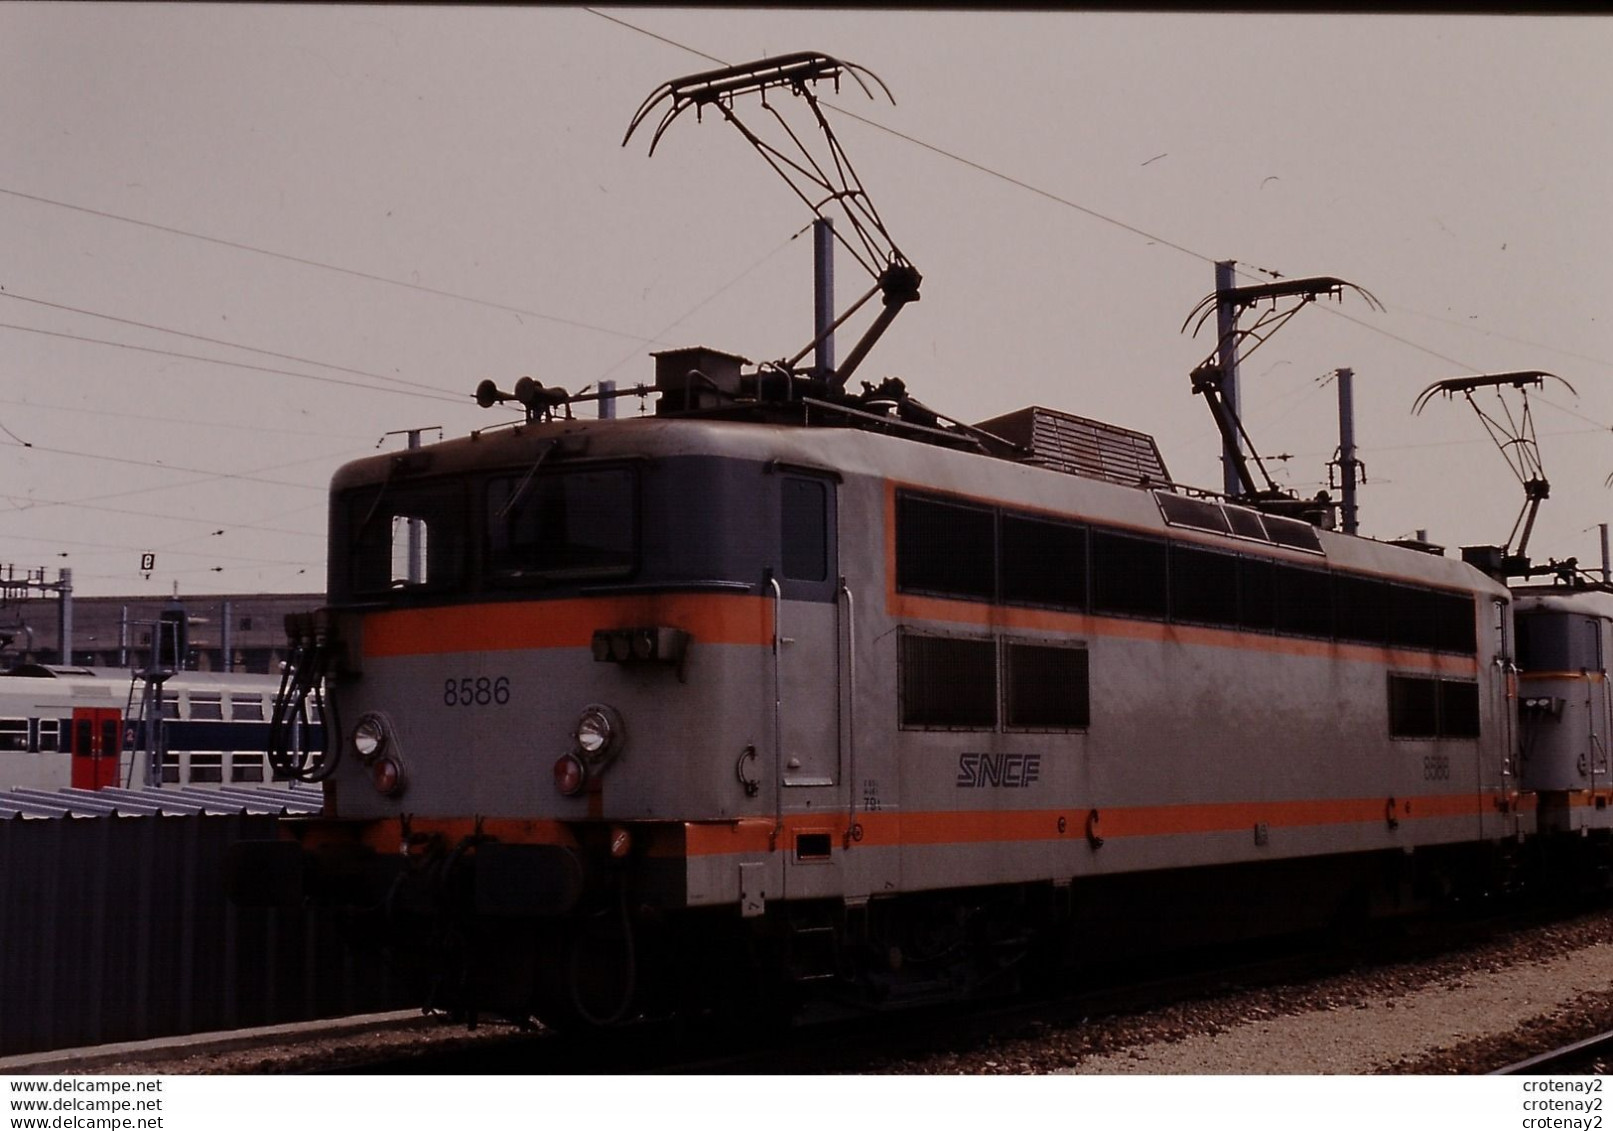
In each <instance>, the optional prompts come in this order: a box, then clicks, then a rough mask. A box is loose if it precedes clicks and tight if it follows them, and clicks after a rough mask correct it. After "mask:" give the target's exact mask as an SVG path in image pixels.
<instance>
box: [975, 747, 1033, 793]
mask: <svg viewBox="0 0 1613 1131" xmlns="http://www.w3.org/2000/svg"><path fill="white" fill-rule="evenodd" d="M1041 774H1042V756H1041V755H1040V754H959V755H958V788H959V789H984V788H986V787H987V786H1001V787H1003V788H1005V789H1023V788H1024V787H1025V786H1028V785H1030V784H1031V783H1032V782H1034V781H1035V780H1036V779H1037V778H1039V777H1041Z"/></svg>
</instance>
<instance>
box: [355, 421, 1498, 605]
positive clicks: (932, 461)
mask: <svg viewBox="0 0 1613 1131" xmlns="http://www.w3.org/2000/svg"><path fill="white" fill-rule="evenodd" d="M1137 435H1142V434H1141V433H1138V434H1137ZM686 455H706V456H717V457H727V458H734V459H751V460H757V461H764V462H765V461H776V462H779V463H784V464H790V465H793V466H798V467H803V468H818V469H822V470H825V471H831V472H834V473H836V474H840V475H845V476H848V477H849V476H872V477H877V478H880V479H886V480H892V481H895V482H897V483H900V484H903V485H906V486H912V487H915V488H918V489H922V490H933V491H937V492H943V493H950V494H957V495H961V496H966V497H970V498H975V499H979V500H981V501H983V502H997V503H1002V504H1007V505H1013V506H1020V507H1025V508H1027V509H1031V510H1044V511H1047V512H1049V513H1050V514H1060V513H1063V514H1071V513H1079V514H1081V515H1082V516H1083V517H1087V518H1090V519H1092V520H1095V521H1100V522H1107V523H1112V524H1116V525H1120V526H1124V527H1132V528H1135V529H1138V530H1140V531H1145V532H1155V533H1159V534H1164V533H1165V532H1166V530H1167V529H1169V530H1170V532H1171V534H1172V535H1173V536H1178V537H1182V538H1184V539H1186V540H1189V541H1196V542H1200V543H1202V544H1206V545H1211V546H1221V547H1224V548H1226V549H1229V550H1230V549H1241V550H1246V551H1247V550H1250V549H1253V548H1254V546H1252V545H1251V543H1250V542H1248V541H1246V540H1240V539H1235V538H1231V537H1227V536H1221V535H1216V534H1213V533H1208V532H1204V531H1197V530H1186V529H1181V528H1177V527H1168V526H1167V524H1166V523H1165V521H1164V520H1163V519H1162V517H1161V513H1160V507H1159V504H1158V503H1157V502H1156V501H1155V498H1154V493H1153V490H1151V489H1150V485H1148V484H1137V485H1122V484H1120V483H1117V482H1115V481H1113V480H1109V481H1104V480H1103V479H1102V478H1100V477H1093V476H1087V475H1082V474H1079V473H1071V472H1070V471H1069V469H1067V468H1057V467H1046V466H1037V465H1036V464H1033V463H1029V462H1023V461H1016V460H1012V459H1001V458H991V457H990V456H989V455H987V454H985V453H982V452H979V451H967V450H960V449H958V448H951V447H943V446H938V445H934V444H927V443H913V442H910V441H908V440H905V439H903V438H902V437H900V436H890V435H882V434H879V433H877V432H873V431H869V430H867V429H864V428H856V427H853V428H835V427H814V428H803V427H801V426H800V425H799V424H795V425H791V424H776V423H775V424H770V423H757V422H752V421H735V420H722V419H702V418H699V417H692V416H681V417H679V416H671V417H660V416H644V417H627V418H620V419H605V420H598V419H573V420H557V421H552V422H531V423H526V424H521V425H514V426H510V427H498V428H490V429H486V430H482V431H478V432H473V433H471V434H470V435H469V436H465V437H460V438H456V439H452V440H445V441H443V442H440V443H437V444H430V445H427V446H424V447H421V448H416V449H411V450H409V451H405V452H394V453H389V454H385V455H376V456H369V457H366V458H365V459H361V460H356V461H354V462H352V463H349V464H346V465H345V466H343V467H342V468H340V469H339V470H338V471H337V472H336V474H335V476H334V477H333V479H332V481H331V488H332V491H333V492H344V491H347V490H350V489H352V488H355V487H363V486H370V485H376V484H380V483H385V482H387V481H388V480H389V479H390V480H392V481H394V482H407V481H408V480H411V479H415V478H428V477H430V478H434V477H436V476H440V475H449V476H451V475H464V474H469V473H473V472H486V471H519V472H521V473H525V472H526V471H527V470H529V469H531V468H532V467H534V466H543V467H548V466H556V467H558V466H563V465H564V464H566V463H568V462H572V461H576V460H588V461H593V460H608V459H630V458H666V457H672V456H686ZM1161 466H1162V465H1161ZM1159 486H1164V487H1166V488H1167V489H1168V488H1169V485H1168V484H1164V485H1159ZM1316 539H1317V542H1318V544H1319V547H1320V551H1321V552H1320V553H1319V554H1318V553H1301V552H1299V551H1297V550H1291V549H1287V548H1285V547H1283V546H1281V545H1277V546H1272V545H1269V544H1260V545H1259V548H1260V549H1261V550H1263V551H1269V552H1271V553H1272V554H1273V555H1274V556H1278V557H1289V558H1292V559H1293V560H1297V561H1300V562H1301V563H1304V562H1305V561H1313V562H1315V563H1316V564H1318V565H1320V564H1322V562H1324V561H1326V562H1330V563H1332V564H1334V565H1338V566H1344V567H1349V568H1352V569H1355V570H1360V571H1365V572H1369V573H1375V574H1380V575H1383V576H1386V577H1398V578H1406V579H1415V580H1418V581H1423V582H1427V583H1431V584H1437V585H1445V586H1450V587H1453V588H1461V589H1469V590H1476V591H1484V592H1490V593H1493V594H1494V595H1496V596H1502V597H1505V596H1507V595H1508V590H1507V588H1506V587H1505V586H1503V585H1501V584H1500V583H1498V582H1495V581H1493V580H1492V579H1490V578H1489V577H1487V576H1485V575H1484V574H1483V573H1481V572H1480V571H1479V570H1477V569H1475V568H1473V567H1472V566H1470V565H1468V564H1466V563H1464V562H1462V561H1460V560H1457V559H1454V558H1448V557H1444V556H1442V555H1436V554H1429V553H1424V552H1421V551H1416V550H1410V549H1406V548H1403V547H1400V546H1395V545H1392V544H1389V543H1386V542H1379V541H1376V540H1373V539H1370V538H1363V537H1357V536H1354V535H1346V534H1342V533H1339V532H1336V531H1330V530H1323V529H1319V530H1317V531H1316Z"/></svg>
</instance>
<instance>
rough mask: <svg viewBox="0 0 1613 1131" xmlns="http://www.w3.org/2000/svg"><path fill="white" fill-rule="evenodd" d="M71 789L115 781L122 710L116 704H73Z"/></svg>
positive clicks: (92, 787)
mask: <svg viewBox="0 0 1613 1131" xmlns="http://www.w3.org/2000/svg"><path fill="white" fill-rule="evenodd" d="M72 754H73V788H74V789H101V788H104V787H105V786H109V785H117V784H118V763H119V762H120V761H121V760H122V755H123V713H122V712H121V711H119V710H118V709H117V708H116V707H74V708H73V731H72Z"/></svg>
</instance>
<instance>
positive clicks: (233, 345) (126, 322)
mask: <svg viewBox="0 0 1613 1131" xmlns="http://www.w3.org/2000/svg"><path fill="white" fill-rule="evenodd" d="M0 298H9V299H12V300H14V301H16V302H27V303H32V304H34V305H36V306H43V307H47V308H49V309H51V310H60V311H64V312H66V313H69V314H81V315H84V316H85V317H87V318H99V319H102V320H103V321H107V322H116V323H118V324H119V325H122V326H134V327H137V328H139V329H142V330H154V331H156V332H157V333H159V334H172V335H173V336H174V337H177V338H188V339H190V340H191V341H196V342H206V343H207V344H209V345H214V346H226V347H228V348H230V349H237V350H244V351H246V352H247V353H255V354H259V355H261V356H263V357H272V358H277V359H278V360H280V361H295V362H297V363H299V364H301V365H317V366H319V367H320V368H321V369H334V370H335V371H337V372H338V373H351V374H353V375H354V376H357V377H370V378H373V379H374V380H377V381H384V382H386V383H387V384H390V385H403V386H407V387H409V388H414V389H423V390H426V391H427V392H431V393H437V394H441V393H442V390H441V389H438V388H437V387H436V386H433V385H428V384H425V383H424V382H421V381H410V380H407V379H406V378H403V377H395V376H392V375H390V374H386V373H373V372H371V371H369V370H367V369H354V368H351V367H350V366H346V365H335V364H333V363H331V362H328V361H317V360H315V359H313V358H309V357H298V356H297V355H296V354H289V353H279V352H277V351H275V350H270V349H262V348H260V347H258V346H249V345H245V344H243V343H241V342H232V341H229V340H228V339H226V338H210V337H208V336H207V335H206V334H193V333H190V332H189V331H186V330H175V329H173V328H172V327H170V326H159V325H157V324H155V323H152V322H141V321H138V320H137V319H134V318H123V317H120V316H118V315H116V314H105V313H103V312H101V311H98V310H86V309H84V308H83V307H79V306H70V305H68V304H66V303H60V302H51V301H49V300H48V299H42V298H35V297H32V296H30V295H24V294H18V293H17V292H16V291H12V290H6V289H5V288H3V287H0Z"/></svg>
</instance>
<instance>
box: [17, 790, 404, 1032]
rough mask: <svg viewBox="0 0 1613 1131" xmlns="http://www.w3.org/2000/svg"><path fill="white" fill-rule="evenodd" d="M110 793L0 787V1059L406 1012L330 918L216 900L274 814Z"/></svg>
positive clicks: (267, 834) (266, 834) (215, 798)
mask: <svg viewBox="0 0 1613 1131" xmlns="http://www.w3.org/2000/svg"><path fill="white" fill-rule="evenodd" d="M114 792H121V791H102V793H101V794H90V795H88V798H84V797H83V796H82V795H81V794H80V793H79V791H65V792H64V793H63V794H59V795H54V796H56V797H59V798H61V800H60V801H59V802H58V803H57V806H58V808H56V809H55V810H54V811H53V809H52V804H51V802H50V800H49V798H50V797H51V796H52V795H33V796H32V797H23V796H20V795H19V794H18V793H10V794H7V793H0V1056H5V1055H15V1054H18V1053H26V1052H39V1051H44V1050H47V1049H55V1048H71V1047H75V1046H80V1045H93V1044H102V1043H106V1042H110V1041H127V1040H141V1039H144V1038H148V1037H159V1036H170V1035H175V1034H181V1033H196V1032H209V1031H214V1030H227V1029H235V1028H241V1027H245V1026H255V1025H267V1024H275V1023H278V1022H284V1021H301V1020H310V1019H313V1018H318V1017H334V1016H342V1015H346V1014H353V1013H364V1012H371V1011H374V1010H381V1009H396V1008H400V1007H403V1006H406V1005H408V1004H410V1003H408V1002H407V1001H404V1000H403V999H402V996H401V994H400V993H399V991H398V990H397V989H396V988H395V987H393V986H391V985H389V984H387V983H386V981H385V978H384V974H383V973H382V972H381V970H380V969H379V967H380V966H381V964H380V963H373V964H360V963H357V962H355V960H354V958H353V956H352V955H351V954H349V953H348V952H347V951H346V949H345V948H344V947H343V945H342V939H341V931H340V927H341V924H340V923H339V922H338V921H336V919H335V918H334V917H333V914H332V913H328V912H322V911H319V910H315V909H305V908H296V909H291V910H283V909H274V908H243V907H236V906H234V905H233V904H231V903H230V902H229V901H228V899H227V898H226V895H225V889H224V857H225V851H226V849H227V847H228V846H229V845H230V844H232V843H234V842H235V841H237V840H247V839H254V840H263V839H272V838H273V837H274V835H275V832H274V830H275V822H276V821H277V820H278V819H279V818H278V816H276V815H275V814H274V813H273V812H265V811H263V810H264V809H265V808H272V806H268V807H266V806H265V805H264V804H263V802H262V801H261V800H260V801H258V802H256V803H253V802H251V801H241V802H239V803H237V802H232V801H230V800H229V799H226V798H221V797H220V795H218V794H213V795H211V799H210V800H208V801H206V802H200V803H199V802H194V801H192V802H185V801H184V800H182V799H176V798H174V797H173V795H172V791H169V792H168V793H166V794H163V795H162V797H161V802H162V804H161V809H162V812H161V813H160V814H158V813H154V812H152V811H151V809H152V808H153V807H152V806H151V804H150V798H151V796H152V795H150V794H146V795H144V798H145V799H144V800H142V799H141V798H139V797H135V796H132V795H131V797H130V798H129V799H128V800H125V801H124V802H122V806H121V809H120V810H119V812H110V813H109V812H105V811H104V809H105V808H107V807H108V803H109V802H110V803H111V807H113V808H114V809H118V808H119V807H118V803H117V801H116V799H115V798H111V797H110V794H112V793H114ZM103 795H107V796H106V797H103ZM41 798H43V800H41ZM236 805H238V807H236V808H234V811H225V812H220V811H219V810H220V809H224V810H230V809H231V808H232V807H233V806H236ZM176 810H177V811H176ZM120 812H133V813H138V814H140V815H135V816H128V815H120ZM25 813H26V814H28V815H24V814H25ZM51 818H54V819H51Z"/></svg>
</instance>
